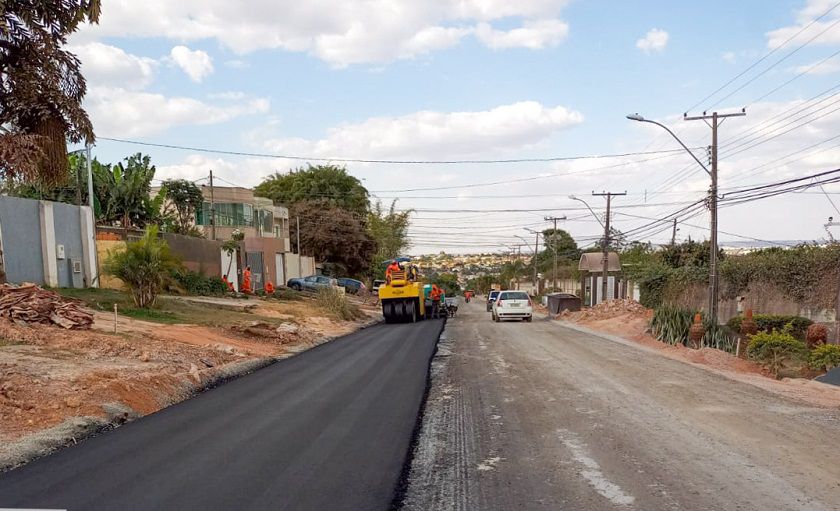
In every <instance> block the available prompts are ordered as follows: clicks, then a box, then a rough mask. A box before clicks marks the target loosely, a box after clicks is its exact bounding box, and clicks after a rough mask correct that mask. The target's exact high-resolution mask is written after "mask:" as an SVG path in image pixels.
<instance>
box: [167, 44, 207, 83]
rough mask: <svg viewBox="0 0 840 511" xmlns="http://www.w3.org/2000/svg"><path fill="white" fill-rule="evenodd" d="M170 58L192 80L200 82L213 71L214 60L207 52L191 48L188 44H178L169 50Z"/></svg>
mask: <svg viewBox="0 0 840 511" xmlns="http://www.w3.org/2000/svg"><path fill="white" fill-rule="evenodd" d="M169 58H170V59H172V62H174V63H175V65H177V66H178V67H180V68H181V70H182V71H183V72H185V73H186V74H187V76H189V77H190V80H192V81H194V82H196V83H198V82H201V81H202V80H204V78H205V77H207V76H208V75H210V74H211V73H212V72H213V61H212V59H211V58H210V55H208V54H207V52H204V51H201V50H190V49H189V48H187V47H186V46H176V47H174V48H172V50H171V51H170V52H169Z"/></svg>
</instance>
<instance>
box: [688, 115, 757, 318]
mask: <svg viewBox="0 0 840 511" xmlns="http://www.w3.org/2000/svg"><path fill="white" fill-rule="evenodd" d="M745 115H747V113H746V111H744V110H741V111H740V112H735V113H731V114H719V113H717V112H712V114H711V115H707V114H706V112H703V115H698V116H694V117H689V116H688V115H683V119H684V120H686V121H703V122H705V123H706V124H707V125H709V126H710V127H711V128H712V168H711V171H710V172H709V174H710V176H711V178H712V186H711V188H710V189H709V211H710V212H711V215H710V216H711V226H710V227H711V231H712V232H711V234H710V235H709V245H710V247H709V318H710V319H711V320H712V324H713V325H715V326H717V324H718V323H717V321H718V288H719V282H718V264H717V259H718V225H717V224H718V211H717V209H718V208H717V201H718V197H717V195H718V127H719V126H720V124H721V123H722V122H723V120H725V119H727V118H729V117H743V116H745ZM709 120H711V121H712V123H711V124H709V122H708V121H709Z"/></svg>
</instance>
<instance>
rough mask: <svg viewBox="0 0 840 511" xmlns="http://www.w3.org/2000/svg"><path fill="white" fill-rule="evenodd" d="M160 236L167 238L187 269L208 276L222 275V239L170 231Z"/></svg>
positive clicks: (170, 246)
mask: <svg viewBox="0 0 840 511" xmlns="http://www.w3.org/2000/svg"><path fill="white" fill-rule="evenodd" d="M160 236H161V238H163V239H164V240H166V242H167V243H168V244H169V248H170V249H171V250H172V252H173V253H175V254H177V255H178V257H180V258H181V261H182V262H183V263H184V266H186V267H187V269H189V270H191V271H194V272H199V273H203V274H204V275H206V276H208V277H219V278H221V277H222V261H221V259H220V258H219V252H220V251H221V250H222V242H221V241H212V240H207V239H204V238H194V237H191V236H182V235H180V234H172V233H168V232H165V233H162V234H161V235H160Z"/></svg>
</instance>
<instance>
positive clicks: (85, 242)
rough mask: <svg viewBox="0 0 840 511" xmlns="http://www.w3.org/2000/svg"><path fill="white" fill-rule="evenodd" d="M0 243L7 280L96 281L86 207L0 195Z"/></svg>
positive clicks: (76, 283)
mask: <svg viewBox="0 0 840 511" xmlns="http://www.w3.org/2000/svg"><path fill="white" fill-rule="evenodd" d="M0 243H2V248H3V266H4V271H5V278H6V280H7V281H8V282H13V283H19V282H34V283H37V284H41V285H48V286H54V287H55V286H62V287H83V286H86V285H87V286H96V273H97V272H96V264H95V262H96V255H95V253H94V249H93V247H94V243H93V215H92V214H91V212H90V208H88V207H87V206H82V207H78V206H73V205H71V204H64V203H59V202H50V201H37V200H32V199H21V198H17V197H0ZM73 261H75V262H76V263H77V264H76V265H75V267H74V265H73V264H72V263H73Z"/></svg>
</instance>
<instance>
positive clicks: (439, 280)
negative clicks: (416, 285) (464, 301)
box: [427, 273, 461, 297]
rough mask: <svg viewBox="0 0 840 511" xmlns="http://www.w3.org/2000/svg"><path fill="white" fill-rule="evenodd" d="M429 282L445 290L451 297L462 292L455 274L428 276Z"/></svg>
mask: <svg viewBox="0 0 840 511" xmlns="http://www.w3.org/2000/svg"><path fill="white" fill-rule="evenodd" d="M427 281H428V283H429V284H436V285H437V286H438V287H439V288H441V289H443V292H444V293H446V296H449V297H452V296H456V295H458V294H460V292H461V285H460V284H459V283H458V276H457V275H455V274H454V273H434V274H432V275H429V276H428V278H427Z"/></svg>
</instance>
